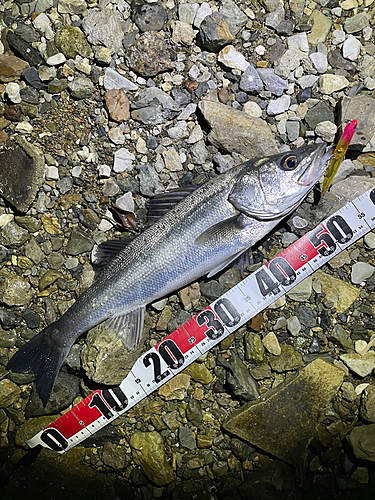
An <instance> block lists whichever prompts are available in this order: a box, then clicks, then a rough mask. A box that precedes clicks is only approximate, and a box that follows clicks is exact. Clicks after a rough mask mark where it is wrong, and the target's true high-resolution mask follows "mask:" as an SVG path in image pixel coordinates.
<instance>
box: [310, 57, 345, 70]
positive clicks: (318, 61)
mask: <svg viewBox="0 0 375 500" xmlns="http://www.w3.org/2000/svg"><path fill="white" fill-rule="evenodd" d="M344 57H345V56H344ZM310 59H311V61H312V63H313V65H314V68H315V69H316V70H317V72H318V73H325V72H326V71H327V69H328V60H327V56H326V54H323V53H322V52H313V53H312V54H310Z"/></svg>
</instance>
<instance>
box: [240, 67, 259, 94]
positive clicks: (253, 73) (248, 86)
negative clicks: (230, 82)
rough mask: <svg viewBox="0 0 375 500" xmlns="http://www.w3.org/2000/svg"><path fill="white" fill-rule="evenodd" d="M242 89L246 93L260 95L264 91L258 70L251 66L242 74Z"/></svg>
mask: <svg viewBox="0 0 375 500" xmlns="http://www.w3.org/2000/svg"><path fill="white" fill-rule="evenodd" d="M240 89H241V90H244V91H245V92H254V93H258V92H261V91H262V90H263V82H262V80H261V79H260V76H259V75H258V72H257V70H256V69H255V68H254V66H252V65H251V64H250V65H249V66H248V67H247V68H246V69H245V71H244V72H243V73H242V77H241V80H240Z"/></svg>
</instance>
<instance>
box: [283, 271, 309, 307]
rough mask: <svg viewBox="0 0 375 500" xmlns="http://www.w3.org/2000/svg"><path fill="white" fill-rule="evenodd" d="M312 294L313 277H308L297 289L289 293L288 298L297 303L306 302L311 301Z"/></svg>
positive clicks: (294, 288)
mask: <svg viewBox="0 0 375 500" xmlns="http://www.w3.org/2000/svg"><path fill="white" fill-rule="evenodd" d="M311 292H312V277H311V276H308V277H307V278H306V279H304V280H303V281H301V283H298V285H296V286H295V287H293V288H292V289H291V290H290V291H289V292H288V293H287V296H288V297H289V298H290V299H292V300H296V301H297V302H305V301H307V300H309V298H310V296H311Z"/></svg>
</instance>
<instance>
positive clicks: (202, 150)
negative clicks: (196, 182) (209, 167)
mask: <svg viewBox="0 0 375 500" xmlns="http://www.w3.org/2000/svg"><path fill="white" fill-rule="evenodd" d="M190 154H191V159H192V161H193V163H194V164H195V165H203V163H205V161H206V160H207V155H208V151H207V149H206V146H205V144H204V141H198V142H197V143H196V144H194V146H193V147H192V148H191V150H190Z"/></svg>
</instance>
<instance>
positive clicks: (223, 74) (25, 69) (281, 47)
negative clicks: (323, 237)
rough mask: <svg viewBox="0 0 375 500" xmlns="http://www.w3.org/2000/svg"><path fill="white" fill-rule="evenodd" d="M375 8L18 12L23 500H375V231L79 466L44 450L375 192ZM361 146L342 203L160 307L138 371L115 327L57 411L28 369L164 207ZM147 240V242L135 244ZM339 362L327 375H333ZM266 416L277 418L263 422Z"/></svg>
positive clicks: (69, 2) (10, 186)
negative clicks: (33, 448)
mask: <svg viewBox="0 0 375 500" xmlns="http://www.w3.org/2000/svg"><path fill="white" fill-rule="evenodd" d="M374 6H375V4H374V3H373V1H371V0H365V1H363V0H344V1H342V2H340V1H339V0H330V1H327V0H319V1H317V2H314V1H311V2H310V1H308V0H306V1H303V0H302V1H297V0H290V1H289V2H283V1H282V0H266V1H261V2H258V1H257V0H253V1H252V2H250V1H249V2H247V1H240V0H235V2H233V1H232V0H224V1H222V2H220V1H219V0H217V1H212V2H187V3H178V2H175V1H174V0H169V1H167V2H150V3H147V2H145V3H143V2H133V3H129V2H127V1H125V0H112V1H107V0H103V1H99V2H95V0H93V1H85V0H31V1H28V0H10V1H7V2H4V3H2V4H1V5H0V35H1V36H0V193H1V197H0V230H1V232H0V306H1V307H0V464H1V466H0V471H1V485H0V492H1V494H2V498H7V499H13V498H16V496H17V498H19V495H20V494H23V495H25V496H26V495H27V496H28V498H34V497H35V498H39V499H44V498H46V499H47V498H48V499H49V498H53V499H54V500H55V499H59V498H60V497H61V498H63V496H64V498H65V497H66V495H70V496H71V497H72V498H78V497H79V498H91V499H93V498H101V499H102V498H103V497H104V496H106V497H107V498H109V499H117V498H120V499H125V498H126V499H132V498H137V499H138V498H142V499H146V500H147V499H151V498H171V499H174V500H179V499H184V498H189V499H191V498H192V499H215V500H216V499H218V500H225V499H227V498H231V499H248V498H257V500H263V499H264V500H266V499H273V498H278V499H286V500H289V499H290V500H292V499H298V498H302V497H303V498H306V499H310V498H311V499H328V498H329V499H331V498H340V499H359V498H361V499H367V498H370V497H371V498H374V494H375V468H374V462H375V382H374V368H375V351H374V346H373V344H374V343H375V342H374V339H375V322H374V314H375V290H374V288H375V273H374V271H375V235H374V234H373V233H369V234H367V235H366V236H365V237H364V238H362V239H360V240H358V241H357V242H356V243H355V244H353V245H352V246H350V247H349V248H348V249H347V250H344V251H343V252H342V253H341V254H339V255H337V256H336V257H334V258H333V259H331V260H330V261H329V262H328V263H327V264H326V265H325V266H323V267H322V269H321V270H319V271H317V272H315V273H314V274H313V275H312V277H310V278H308V279H306V280H305V281H304V282H302V283H301V284H300V285H298V286H297V287H296V288H294V289H293V290H291V291H290V292H288V293H287V295H286V296H284V297H282V298H281V299H279V300H277V301H276V302H275V303H274V304H273V305H272V306H270V307H269V308H267V309H266V310H265V311H263V312H262V313H260V314H258V315H257V316H256V317H254V318H253V319H252V320H251V321H250V322H249V323H248V324H247V325H246V326H244V327H242V328H240V329H239V330H238V331H237V332H235V333H234V334H232V335H230V336H229V337H228V338H226V339H224V340H223V341H222V342H221V343H220V344H219V345H218V346H217V347H216V348H214V349H212V350H211V351H210V352H209V353H207V354H206V355H205V356H202V358H200V359H198V360H197V362H195V363H193V364H192V365H191V366H190V367H188V368H187V369H186V370H185V371H184V372H183V373H181V374H179V375H178V376H176V377H175V378H174V379H173V380H172V381H170V382H168V383H167V384H166V385H165V386H163V387H162V388H160V389H159V391H158V392H157V393H154V394H152V395H151V396H149V397H147V398H146V399H145V400H144V401H142V402H141V403H139V404H138V405H137V406H136V407H134V408H133V409H131V410H130V411H129V412H128V413H126V414H124V415H123V416H122V417H120V418H119V419H117V420H115V421H114V422H112V424H110V425H108V426H107V427H105V428H104V429H103V430H102V431H100V432H98V433H97V434H95V435H94V436H93V437H92V438H90V439H89V440H86V441H85V442H83V443H82V444H81V445H80V446H77V447H76V448H73V449H72V450H71V451H69V452H67V453H66V454H65V455H58V454H57V453H55V452H52V451H50V450H46V449H43V450H42V451H41V452H40V453H39V455H38V456H36V454H34V455H35V456H33V453H32V452H27V449H28V447H27V445H26V444H25V440H27V439H29V438H30V437H32V436H33V435H35V434H36V433H37V432H38V431H39V430H41V429H42V428H44V427H45V426H46V425H48V424H49V423H50V422H52V421H54V420H55V419H56V418H57V417H58V416H59V415H60V414H61V412H64V411H66V410H67V409H69V408H71V407H72V405H74V404H76V403H78V402H79V401H80V400H81V399H82V398H83V397H85V396H87V395H89V394H90V393H91V392H92V391H93V390H95V389H96V388H102V387H105V386H106V385H108V384H109V385H116V384H118V383H119V382H120V381H121V380H122V379H123V378H124V376H125V375H126V369H129V367H130V366H131V365H132V363H133V362H134V361H135V359H137V357H138V356H139V355H140V353H141V352H144V351H146V350H148V349H149V348H150V347H151V346H153V345H155V344H156V343H157V342H159V341H160V340H161V339H163V338H164V337H165V336H166V335H167V334H168V333H171V332H173V331H174V330H175V329H176V328H178V327H179V326H180V325H181V324H183V323H184V322H186V321H187V320H188V319H190V318H191V317H192V316H193V315H195V314H196V313H197V312H199V311H200V310H201V309H203V308H204V307H205V306H206V305H208V304H209V303H210V302H211V301H212V300H214V299H215V298H217V297H219V296H220V295H222V294H223V293H224V292H225V291H227V290H228V289H230V288H231V287H232V286H234V285H235V284H237V283H238V282H239V281H240V280H241V279H243V278H244V277H245V276H248V275H249V274H250V273H252V272H253V271H255V270H256V269H258V268H259V267H260V266H261V264H262V263H264V262H266V261H267V260H269V259H270V258H272V257H274V256H275V255H277V254H278V253H279V252H280V250H281V249H283V248H286V247H287V246H288V245H290V244H291V243H293V242H294V241H295V240H296V239H297V238H298V237H300V236H301V235H303V234H305V233H306V232H307V231H308V230H309V229H312V228H314V227H315V226H316V224H318V223H319V222H320V221H321V220H323V219H324V218H325V217H327V216H328V215H329V214H331V213H333V212H334V211H335V210H337V209H338V208H340V207H341V206H343V205H344V204H345V203H347V202H348V201H350V200H351V199H353V198H354V197H355V196H357V195H358V194H360V193H362V192H364V191H366V190H367V189H369V188H371V187H374V186H375V180H374V176H373V171H374V170H373V168H374V167H375V159H374V158H375V157H374V151H375V139H374V137H375V112H374V111H375V99H374V89H375V60H374V54H375V43H374V37H373V28H372V26H373V25H374V23H375V7H374ZM353 119H357V120H358V129H357V132H356V134H355V136H354V139H353V141H352V145H351V148H350V149H349V151H348V154H347V158H346V160H345V161H344V162H343V164H342V166H341V167H340V171H339V173H338V175H337V177H336V178H335V182H334V185H333V186H332V188H331V190H330V192H329V193H328V194H327V195H326V196H325V197H324V198H323V199H321V200H320V201H318V203H317V200H318V199H319V196H317V194H318V191H317V192H316V193H314V194H311V195H309V196H308V198H307V200H306V201H304V202H303V203H302V205H301V206H300V207H299V208H298V209H297V211H296V212H295V213H293V214H292V216H290V217H289V219H287V220H285V221H284V222H283V223H282V224H280V225H279V226H278V227H277V228H276V230H275V231H273V233H271V234H270V235H268V237H266V238H265V239H264V240H262V241H260V242H259V243H258V244H257V245H256V247H255V248H253V260H252V262H251V265H248V266H245V269H244V270H243V271H241V270H239V269H237V268H235V267H233V268H230V269H227V270H225V271H224V272H221V273H219V274H217V275H215V276H214V277H213V278H210V279H208V278H207V279H202V280H200V281H199V283H195V284H192V285H191V286H189V287H187V288H185V289H184V290H181V291H178V292H176V294H174V295H172V296H170V297H167V298H165V299H164V300H161V301H159V302H157V303H155V304H151V305H150V306H149V307H148V308H147V312H146V317H145V328H144V337H142V338H143V340H144V342H143V341H142V343H141V345H140V346H139V347H138V348H137V349H138V350H135V352H133V353H132V354H130V355H129V354H128V353H126V352H124V348H123V346H122V345H121V344H119V343H118V341H117V338H116V336H115V335H114V334H113V332H111V331H108V330H104V329H102V328H100V327H99V328H95V329H94V330H92V331H90V332H89V334H88V335H87V336H86V337H85V338H82V339H79V340H78V342H77V343H76V344H75V345H74V346H73V348H72V350H71V353H70V355H69V357H68V359H67V361H66V363H65V364H64V366H63V368H62V371H61V373H60V375H59V378H58V380H57V383H56V390H55V391H54V393H53V395H52V397H51V400H50V402H49V404H48V405H47V407H46V408H45V409H43V407H42V405H41V402H40V400H39V398H38V397H37V395H36V393H35V389H33V380H34V379H33V375H30V374H16V373H10V372H9V371H8V370H7V369H6V364H7V362H8V360H9V359H10V357H11V356H12V355H13V353H14V352H15V351H16V350H17V348H19V347H20V346H21V345H23V344H24V343H25V342H26V341H27V340H29V339H30V338H32V337H33V336H34V335H35V334H36V333H37V332H39V331H40V330H41V329H42V327H44V326H45V325H47V324H50V323H51V322H53V321H55V320H56V319H57V318H58V317H59V316H60V315H61V314H63V313H64V312H65V311H66V310H67V308H68V307H69V306H70V305H71V304H72V303H73V302H74V300H75V299H76V297H77V296H79V294H80V293H82V291H83V290H85V289H86V288H87V287H88V286H89V285H90V284H91V283H92V281H93V279H94V275H95V273H94V270H93V267H92V262H91V251H92V249H93V248H94V246H95V245H98V244H100V243H102V242H104V241H106V240H108V239H113V238H120V237H132V236H133V235H134V232H137V231H139V230H141V229H142V228H143V227H145V226H146V225H147V206H148V203H149V200H150V198H152V197H153V196H154V195H156V194H159V193H162V192H164V191H166V190H170V189H173V188H176V187H178V186H180V187H182V186H188V185H197V184H201V183H202V182H205V181H206V180H209V179H211V178H213V177H214V176H216V175H219V174H221V173H223V172H225V171H226V170H227V169H229V168H231V167H232V166H234V165H237V164H239V163H241V162H242V161H244V160H245V159H249V158H252V157H255V156H267V155H271V154H273V153H277V152H278V151H280V152H284V151H288V150H289V149H292V148H295V147H299V146H303V145H304V144H308V143H313V142H321V141H326V142H328V143H334V142H336V141H337V139H338V137H339V136H340V134H341V132H342V127H343V126H345V124H346V123H348V122H349V121H350V120H353ZM135 225H136V228H135ZM327 362H328V363H327ZM258 419H259V420H258Z"/></svg>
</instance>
